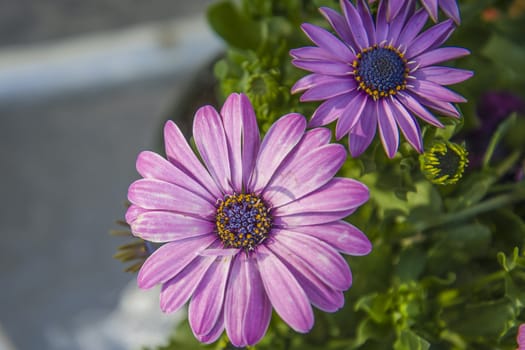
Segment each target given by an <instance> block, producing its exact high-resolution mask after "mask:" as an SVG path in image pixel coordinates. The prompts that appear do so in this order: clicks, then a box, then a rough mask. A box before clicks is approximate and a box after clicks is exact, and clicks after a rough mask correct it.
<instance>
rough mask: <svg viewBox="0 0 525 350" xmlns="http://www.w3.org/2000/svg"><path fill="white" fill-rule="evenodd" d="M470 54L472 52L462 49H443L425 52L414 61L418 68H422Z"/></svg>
mask: <svg viewBox="0 0 525 350" xmlns="http://www.w3.org/2000/svg"><path fill="white" fill-rule="evenodd" d="M469 54H470V51H469V50H467V49H464V48H462V47H441V48H439V49H435V50H432V51H428V52H425V53H423V54H421V55H419V56H418V57H416V58H415V59H414V60H415V61H416V62H417V64H418V67H420V68H422V67H427V66H430V65H433V64H436V63H441V62H445V61H448V60H452V59H456V58H459V57H463V56H466V55H469Z"/></svg>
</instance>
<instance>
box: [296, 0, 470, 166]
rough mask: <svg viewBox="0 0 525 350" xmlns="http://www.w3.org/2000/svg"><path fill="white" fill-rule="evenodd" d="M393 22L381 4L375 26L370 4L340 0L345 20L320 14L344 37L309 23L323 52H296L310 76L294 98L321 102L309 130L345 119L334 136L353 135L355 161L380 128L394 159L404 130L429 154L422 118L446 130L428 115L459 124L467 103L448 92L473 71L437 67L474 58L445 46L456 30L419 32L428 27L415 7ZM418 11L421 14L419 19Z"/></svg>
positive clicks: (449, 25)
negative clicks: (460, 104)
mask: <svg viewBox="0 0 525 350" xmlns="http://www.w3.org/2000/svg"><path fill="white" fill-rule="evenodd" d="M407 3H410V4H411V5H410V4H408V5H407V6H404V7H403V8H402V9H401V10H400V11H399V13H398V14H397V15H396V16H395V17H393V18H392V19H391V21H390V22H389V21H387V9H386V3H385V2H384V1H382V2H380V4H379V8H378V14H377V18H376V20H375V22H374V19H373V17H372V15H371V13H370V9H369V8H368V5H367V3H366V1H365V0H358V1H357V6H354V5H353V4H352V3H351V2H350V1H348V0H341V7H342V9H343V15H341V14H339V13H338V12H336V11H334V10H332V9H330V8H321V9H320V11H321V13H322V14H323V15H324V16H325V17H326V19H327V20H328V22H329V23H330V24H331V26H332V27H333V29H334V30H335V32H336V33H337V35H338V36H339V38H338V37H336V36H334V35H333V34H331V33H330V32H328V31H327V30H325V29H323V28H320V27H318V26H315V25H312V24H309V23H305V24H303V25H302V29H303V31H304V32H305V33H306V35H307V36H308V37H309V38H310V40H312V41H313V42H314V43H315V44H316V45H317V46H315V47H302V48H298V49H294V50H291V51H290V54H291V55H292V57H293V60H292V63H293V64H294V65H295V66H296V67H298V68H301V69H305V70H308V71H310V72H312V73H313V74H309V75H307V76H305V77H303V78H301V79H300V80H298V81H297V82H296V83H295V85H294V86H293V87H292V93H297V92H302V91H304V94H303V95H302V96H301V101H322V100H326V101H325V102H323V103H322V104H321V105H320V106H319V107H318V108H317V110H316V111H315V112H314V114H313V116H312V119H311V121H310V124H309V126H311V127H315V126H319V125H325V124H328V123H330V122H332V121H334V120H336V119H337V120H338V122H337V125H336V131H335V135H336V138H337V139H341V138H342V137H343V136H345V135H347V134H348V135H349V138H348V139H349V149H350V153H351V154H352V156H354V157H356V156H358V155H360V154H361V153H363V152H364V151H365V149H366V148H367V147H368V146H369V145H370V142H371V141H372V139H373V137H374V135H375V133H376V128H379V135H380V138H381V142H382V143H383V147H384V149H385V151H386V153H387V155H388V156H389V157H391V158H392V157H393V156H394V155H395V153H396V151H397V148H398V144H399V132H398V127H399V129H401V131H402V133H403V135H404V136H405V139H406V140H407V141H408V142H409V143H410V144H411V145H412V146H413V147H414V148H415V149H416V150H417V151H418V152H422V148H423V147H422V140H421V131H420V128H419V124H418V123H417V121H416V120H415V119H414V115H415V116H418V117H419V118H421V119H422V120H424V121H425V122H427V123H429V124H431V125H434V126H437V127H443V124H442V123H441V122H440V121H439V120H438V119H437V118H436V117H435V116H434V115H433V114H432V113H431V112H430V111H429V110H428V109H427V107H428V108H431V109H432V110H434V111H437V112H439V113H440V114H442V115H446V116H451V117H456V118H459V112H458V111H457V109H456V108H455V106H454V105H453V103H457V102H465V101H466V100H465V99H464V98H463V97H462V96H460V95H458V94H457V93H455V92H453V91H451V90H449V89H447V88H445V87H443V85H451V84H456V83H459V82H462V81H464V80H466V79H468V78H470V77H471V76H472V72H470V71H467V70H463V69H457V68H450V67H443V66H435V64H436V63H440V62H443V61H447V60H450V59H455V58H458V57H461V56H465V55H467V54H469V51H468V50H466V49H464V48H458V47H440V46H441V45H442V44H443V43H444V42H445V41H446V39H447V38H448V37H449V36H450V35H451V34H452V32H453V30H454V23H453V22H452V20H450V19H449V20H446V21H444V22H441V23H439V24H437V25H434V26H432V27H430V28H429V29H427V30H426V31H424V32H422V33H419V32H420V31H421V30H422V28H423V26H424V25H425V23H426V22H427V20H428V14H427V13H426V11H425V10H424V9H420V10H418V11H415V10H414V8H415V7H414V4H413V2H412V1H408V2H407ZM414 11H415V12H414Z"/></svg>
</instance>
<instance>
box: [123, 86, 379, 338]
mask: <svg viewBox="0 0 525 350" xmlns="http://www.w3.org/2000/svg"><path fill="white" fill-rule="evenodd" d="M305 129H306V120H305V118H304V117H303V116H301V115H299V114H295V113H292V114H288V115H285V116H283V117H281V118H280V119H279V120H277V121H276V122H275V124H274V125H273V126H272V127H271V128H270V130H269V131H268V133H267V134H266V136H265V138H264V139H263V140H262V142H260V136H259V130H258V127H257V121H256V118H255V114H254V111H253V108H252V105H251V104H250V101H249V100H248V98H247V97H246V96H245V95H242V94H232V95H230V96H229V97H228V99H227V100H226V102H225V104H224V106H223V107H222V110H221V111H220V113H218V112H217V111H216V110H215V109H214V108H213V107H211V106H205V107H202V108H200V109H199V110H198V111H197V113H196V115H195V120H194V124H193V137H194V140H195V145H196V147H197V149H198V152H199V154H200V158H201V159H202V162H201V161H200V160H199V158H198V157H197V156H196V155H195V154H194V152H193V151H192V149H191V148H190V146H189V145H188V143H187V142H186V140H185V139H184V137H183V135H182V133H181V132H180V130H179V128H178V127H177V126H176V125H175V124H174V123H173V122H171V121H170V122H168V123H167V124H166V126H165V129H164V137H165V142H166V154H167V158H168V159H167V160H166V159H164V158H163V157H161V156H159V155H157V154H156V153H152V152H142V153H141V154H140V155H139V156H138V160H137V170H138V172H139V173H140V175H141V176H143V177H144V178H143V179H140V180H137V181H136V182H134V183H133V184H132V185H131V186H130V188H129V192H128V198H129V200H130V202H131V203H132V205H131V207H130V208H129V209H128V211H127V214H126V220H127V222H128V223H129V224H130V225H131V229H132V232H133V234H134V235H136V236H138V237H140V238H142V239H144V240H148V241H153V242H161V243H165V244H163V245H162V246H161V247H160V248H158V249H157V250H156V251H155V252H154V253H153V254H152V255H151V256H150V257H149V258H148V259H147V261H146V262H145V263H144V265H143V266H142V268H141V270H140V272H139V275H138V285H139V287H141V288H151V287H153V286H154V285H157V284H162V291H161V294H160V305H161V308H162V310H163V311H165V312H173V311H176V310H178V309H180V308H181V307H182V306H183V305H184V304H185V303H186V302H188V300H190V299H191V300H190V301H189V311H188V318H189V322H190V325H191V328H192V330H193V333H194V334H195V336H196V337H197V338H198V339H199V341H201V342H204V343H210V342H213V341H215V340H216V339H217V338H218V337H219V336H220V335H221V333H222V332H223V330H226V333H227V335H228V337H229V339H230V341H231V342H232V344H233V345H235V346H238V347H242V346H247V345H253V344H255V343H257V342H258V341H259V340H260V339H261V338H262V337H263V336H264V334H265V333H266V330H267V327H268V324H269V322H270V316H271V314H272V308H273V309H275V311H276V312H277V314H279V315H280V317H281V318H282V319H283V320H284V321H285V322H286V323H287V324H289V325H290V327H291V328H293V329H294V330H296V331H298V332H307V331H309V330H310V329H311V327H312V325H313V322H314V316H313V312H312V307H311V304H313V305H314V306H316V307H317V308H319V309H321V310H324V311H328V312H333V311H336V310H337V309H339V308H341V307H342V306H343V303H344V297H343V291H344V290H346V289H348V288H349V287H350V285H351V284H352V275H351V272H350V269H349V267H348V264H347V263H346V261H345V260H344V258H343V257H342V256H341V254H340V253H345V254H350V255H364V254H368V253H369V252H370V250H371V244H370V241H369V240H368V239H367V238H366V236H365V235H364V234H363V233H362V232H361V231H360V230H358V229H357V228H356V227H354V226H352V225H350V224H348V223H347V222H345V221H343V220H342V219H343V218H345V217H346V216H348V215H350V214H351V213H353V212H354V211H355V210H356V209H357V207H359V206H360V205H362V204H363V203H365V202H366V201H367V200H368V197H369V194H368V189H367V188H366V186H364V185H363V184H362V183H360V182H358V181H355V180H352V179H348V178H337V177H334V175H335V174H336V172H337V171H338V170H339V168H340V167H341V165H342V164H343V162H344V161H345V158H346V151H345V149H344V147H343V146H341V145H338V144H331V143H329V142H330V131H329V130H328V129H325V128H316V129H313V130H309V131H306V130H305ZM203 163H204V164H203Z"/></svg>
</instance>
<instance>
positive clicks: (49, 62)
mask: <svg viewBox="0 0 525 350" xmlns="http://www.w3.org/2000/svg"><path fill="white" fill-rule="evenodd" d="M210 2H211V0H192V1H182V0H151V1H142V0H90V1H81V0H16V1H12V0H7V1H5V0H0V167H1V181H0V201H1V207H0V234H1V244H0V247H1V248H0V249H1V252H0V350H4V349H7V350H14V349H43V350H46V349H102V350H104V349H108V350H109V349H111V350H113V349H115V350H117V349H133V348H140V346H141V345H148V344H149V345H151V344H158V343H159V342H161V343H162V341H163V339H165V335H166V332H169V330H170V329H171V327H172V325H173V323H174V322H176V320H177V319H178V317H179V316H178V315H168V316H166V315H162V314H161V313H160V311H159V310H158V291H156V290H153V291H147V292H145V291H140V290H138V288H137V287H136V286H135V283H134V279H135V275H133V274H127V273H124V272H123V269H124V267H125V266H124V265H123V264H121V263H120V262H118V261H116V260H114V259H113V258H112V255H113V254H114V253H115V251H116V248H117V246H119V245H121V244H124V243H126V242H127V240H126V239H124V238H121V237H112V236H109V235H108V230H109V229H111V228H117V226H116V225H115V224H114V221H115V220H116V219H119V218H122V217H123V214H124V201H125V199H126V193H127V187H128V186H129V184H130V183H131V182H132V181H133V180H134V179H136V178H137V177H138V176H137V174H136V172H135V169H134V165H135V159H136V156H137V154H138V152H139V151H140V150H143V149H154V148H155V147H157V145H158V142H159V140H160V135H161V125H162V122H163V121H164V119H165V118H167V117H171V118H173V119H176V120H177V119H178V118H188V117H190V118H191V115H189V116H188V115H173V114H174V113H175V114H176V111H177V110H178V109H177V108H174V107H176V106H177V104H181V103H184V102H185V99H186V97H185V96H187V93H188V89H190V90H191V89H196V86H195V80H196V77H197V76H199V75H198V74H197V73H198V72H199V71H200V70H201V68H202V67H203V66H204V65H206V64H207V63H209V62H210V61H211V60H212V59H213V57H215V55H216V54H217V53H218V52H220V50H221V45H222V44H221V42H220V40H219V39H218V38H216V37H215V36H214V35H213V33H211V31H210V30H209V29H208V27H207V25H206V22H205V18H204V13H205V12H204V11H205V8H206V6H207V5H208V4H209V3H210ZM201 78H202V75H201ZM193 92H194V93H196V94H197V95H198V94H199V91H193ZM181 122H182V121H181Z"/></svg>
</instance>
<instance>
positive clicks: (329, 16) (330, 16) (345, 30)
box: [319, 7, 357, 51]
mask: <svg viewBox="0 0 525 350" xmlns="http://www.w3.org/2000/svg"><path fill="white" fill-rule="evenodd" d="M319 12H321V14H322V15H323V16H324V18H326V20H327V21H328V23H330V25H331V26H332V28H334V30H335V32H336V33H337V35H339V37H340V38H341V39H343V41H344V42H345V43H346V44H348V45H349V47H350V49H351V50H352V51H354V49H353V48H354V47H357V45H356V44H355V41H354V38H353V36H352V32H350V28H349V27H348V24H347V23H346V20H345V18H344V17H343V16H342V15H341V14H340V13H338V12H337V11H334V10H333V9H331V8H328V7H321V8H320V9H319Z"/></svg>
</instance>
